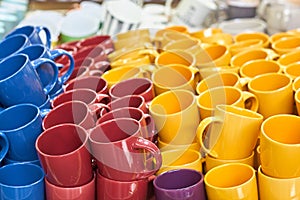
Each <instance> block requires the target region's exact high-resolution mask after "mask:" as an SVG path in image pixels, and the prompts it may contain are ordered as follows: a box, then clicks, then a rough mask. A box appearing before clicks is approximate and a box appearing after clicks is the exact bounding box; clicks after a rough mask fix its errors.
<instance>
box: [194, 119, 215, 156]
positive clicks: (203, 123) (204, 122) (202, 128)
mask: <svg viewBox="0 0 300 200" xmlns="http://www.w3.org/2000/svg"><path fill="white" fill-rule="evenodd" d="M218 121H219V122H221V121H220V120H218V119H217V118H216V117H207V118H204V119H203V120H202V121H201V122H200V124H199V126H198V128H197V131H196V135H197V138H198V141H199V143H200V147H201V149H202V150H203V151H204V152H205V153H207V154H209V155H210V156H212V157H214V158H217V157H218V154H217V152H215V151H214V150H212V149H209V148H207V147H206V146H205V145H204V143H203V134H204V131H205V129H206V128H207V127H208V126H209V125H210V124H211V123H213V122H218Z"/></svg>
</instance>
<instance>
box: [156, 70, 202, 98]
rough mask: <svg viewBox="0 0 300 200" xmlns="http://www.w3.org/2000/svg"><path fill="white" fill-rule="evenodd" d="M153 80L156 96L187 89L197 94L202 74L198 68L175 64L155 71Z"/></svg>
mask: <svg viewBox="0 0 300 200" xmlns="http://www.w3.org/2000/svg"><path fill="white" fill-rule="evenodd" d="M151 79H152V81H153V84H154V90H155V94H156V95H159V94H161V93H163V92H166V91H169V90H176V89H185V90H189V91H191V92H193V93H195V88H196V84H197V83H198V82H199V80H200V74H199V70H198V69H197V68H193V67H187V66H185V65H180V64H173V65H166V66H164V67H160V68H158V69H156V70H154V71H153V73H152V75H151Z"/></svg>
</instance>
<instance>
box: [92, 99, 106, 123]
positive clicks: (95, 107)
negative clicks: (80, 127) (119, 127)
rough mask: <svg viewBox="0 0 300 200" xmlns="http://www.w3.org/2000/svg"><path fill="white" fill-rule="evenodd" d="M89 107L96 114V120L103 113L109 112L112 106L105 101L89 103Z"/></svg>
mask: <svg viewBox="0 0 300 200" xmlns="http://www.w3.org/2000/svg"><path fill="white" fill-rule="evenodd" d="M88 107H89V109H90V111H91V113H92V115H93V116H95V119H94V120H95V122H96V121H97V119H99V118H100V117H101V116H102V115H103V113H107V112H109V111H110V110H111V109H110V107H109V106H108V105H106V104H104V103H94V104H91V105H88Z"/></svg>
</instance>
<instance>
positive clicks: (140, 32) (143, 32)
mask: <svg viewBox="0 0 300 200" xmlns="http://www.w3.org/2000/svg"><path fill="white" fill-rule="evenodd" d="M143 36H147V37H149V38H150V30H149V29H137V30H130V31H126V32H123V33H118V34H117V35H116V37H117V39H118V40H122V39H130V38H135V37H143Z"/></svg>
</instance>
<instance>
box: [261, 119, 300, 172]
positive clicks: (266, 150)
mask: <svg viewBox="0 0 300 200" xmlns="http://www.w3.org/2000/svg"><path fill="white" fill-rule="evenodd" d="M299 131H300V117H299V116H296V115H291V114H277V115H274V116H271V117H269V118H267V119H266V120H264V122H263V123H262V125H261V137H260V162H261V168H262V171H263V173H264V174H266V175H268V176H272V177H276V178H295V177H299V176H300V160H299V159H297V158H299V156H300V136H299Z"/></svg>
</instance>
